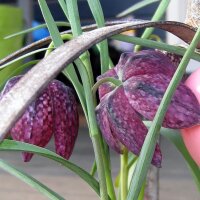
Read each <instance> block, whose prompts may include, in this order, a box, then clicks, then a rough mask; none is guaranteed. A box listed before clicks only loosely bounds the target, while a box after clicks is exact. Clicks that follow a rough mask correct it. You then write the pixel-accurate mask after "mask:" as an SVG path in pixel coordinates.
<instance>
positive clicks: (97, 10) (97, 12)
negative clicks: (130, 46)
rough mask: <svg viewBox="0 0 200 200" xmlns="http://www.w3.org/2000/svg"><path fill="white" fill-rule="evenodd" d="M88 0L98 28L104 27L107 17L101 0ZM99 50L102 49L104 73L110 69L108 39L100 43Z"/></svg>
mask: <svg viewBox="0 0 200 200" xmlns="http://www.w3.org/2000/svg"><path fill="white" fill-rule="evenodd" d="M87 1H88V4H89V7H90V10H91V12H92V14H93V17H94V19H95V21H96V24H97V26H98V28H100V27H104V26H105V19H104V15H103V10H102V7H101V4H100V2H99V0H87ZM99 50H100V60H101V73H104V72H106V71H107V70H108V69H109V52H108V42H107V40H104V41H103V42H101V43H99Z"/></svg>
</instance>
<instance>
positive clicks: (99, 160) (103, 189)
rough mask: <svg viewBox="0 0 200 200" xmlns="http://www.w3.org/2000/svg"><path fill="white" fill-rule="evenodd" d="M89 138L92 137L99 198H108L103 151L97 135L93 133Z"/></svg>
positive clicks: (102, 199) (105, 199)
mask: <svg viewBox="0 0 200 200" xmlns="http://www.w3.org/2000/svg"><path fill="white" fill-rule="evenodd" d="M93 133H94V132H93ZM91 139H92V144H93V148H94V153H95V159H96V163H97V171H98V177H99V186H100V197H101V200H108V199H109V198H108V194H107V187H106V178H105V172H104V165H103V157H102V153H103V152H102V151H101V144H100V138H99V135H98V134H95V135H93V136H91Z"/></svg>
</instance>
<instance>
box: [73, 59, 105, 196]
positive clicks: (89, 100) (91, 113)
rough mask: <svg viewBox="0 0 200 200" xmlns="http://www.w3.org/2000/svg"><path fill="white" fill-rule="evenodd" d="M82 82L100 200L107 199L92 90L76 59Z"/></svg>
mask: <svg viewBox="0 0 200 200" xmlns="http://www.w3.org/2000/svg"><path fill="white" fill-rule="evenodd" d="M75 63H76V65H77V67H78V70H79V73H80V76H81V79H82V82H83V87H84V91H85V98H86V104H87V109H88V121H89V124H88V126H89V129H90V137H91V139H92V143H93V148H94V153H95V159H96V163H97V170H98V177H99V185H100V193H101V199H102V200H104V199H108V194H107V187H106V186H107V184H106V175H105V170H106V169H105V167H104V161H105V160H106V159H105V158H104V156H105V153H104V151H103V147H102V144H101V137H100V133H99V129H98V125H97V121H96V115H95V104H94V101H93V95H92V90H91V85H90V82H89V81H88V80H89V77H88V73H87V70H86V69H85V66H84V64H83V63H82V62H81V60H80V59H77V60H76V61H75Z"/></svg>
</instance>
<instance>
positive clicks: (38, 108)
mask: <svg viewBox="0 0 200 200" xmlns="http://www.w3.org/2000/svg"><path fill="white" fill-rule="evenodd" d="M21 77H22V76H16V77H13V78H12V79H10V80H9V81H8V82H7V84H6V86H5V88H4V90H3V91H2V95H5V94H6V93H7V92H9V90H10V89H11V88H12V87H13V86H14V85H15V84H16V83H17V82H18V81H19V80H20V78H21ZM51 107H52V100H51V94H50V91H49V90H48V89H45V90H44V91H43V92H42V93H41V94H40V95H39V97H37V98H36V100H35V101H34V102H32V103H31V104H30V105H29V106H28V108H27V109H26V111H25V113H24V114H23V115H22V116H21V117H20V119H19V120H18V121H17V122H16V123H15V125H14V126H13V128H12V129H11V130H10V133H11V136H12V138H13V139H14V140H17V141H21V142H26V143H29V144H34V145H37V146H40V147H44V146H46V144H47V143H48V142H49V140H50V139H51V136H52V134H53V126H52V119H53V113H52V109H51ZM32 156H33V154H32V153H27V152H24V153H22V157H23V160H24V161H25V162H28V161H30V160H31V158H32Z"/></svg>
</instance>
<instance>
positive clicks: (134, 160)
mask: <svg viewBox="0 0 200 200" xmlns="http://www.w3.org/2000/svg"><path fill="white" fill-rule="evenodd" d="M137 159H138V157H137V156H135V155H133V158H132V159H131V160H130V161H129V162H128V166H127V167H128V170H130V168H131V167H132V165H133V164H135V162H136V161H137Z"/></svg>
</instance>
